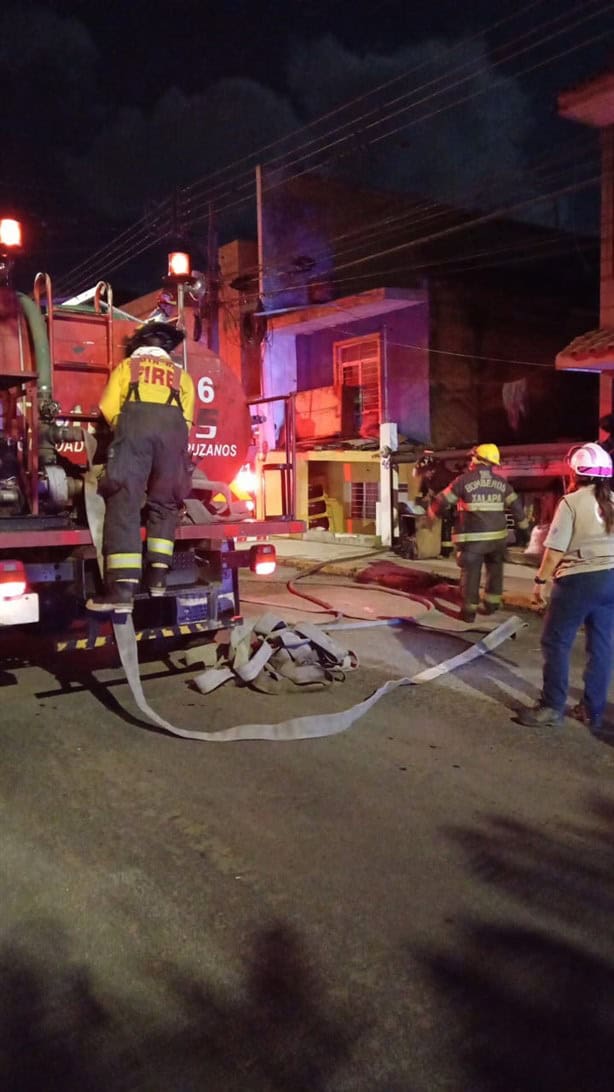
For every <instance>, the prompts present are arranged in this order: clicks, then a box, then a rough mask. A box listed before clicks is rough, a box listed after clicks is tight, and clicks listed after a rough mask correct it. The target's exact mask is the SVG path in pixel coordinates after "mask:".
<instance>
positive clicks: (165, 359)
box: [87, 321, 195, 613]
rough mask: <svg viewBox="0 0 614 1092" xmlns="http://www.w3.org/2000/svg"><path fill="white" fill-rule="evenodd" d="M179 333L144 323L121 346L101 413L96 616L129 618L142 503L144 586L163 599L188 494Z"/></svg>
mask: <svg viewBox="0 0 614 1092" xmlns="http://www.w3.org/2000/svg"><path fill="white" fill-rule="evenodd" d="M183 337H184V334H183V331H181V330H177V329H176V327H175V326H173V325H171V324H169V323H166V322H151V321H150V322H146V323H145V324H144V325H143V326H141V327H139V329H138V330H137V331H136V333H135V334H134V335H133V337H131V338H130V339H129V340H128V341H127V343H126V354H127V356H126V359H125V360H123V361H122V362H121V364H118V366H117V367H116V368H115V369H114V370H113V372H112V373H111V376H110V378H109V381H108V383H107V386H106V387H105V390H104V391H103V394H102V398H101V400H100V409H101V412H102V414H103V416H104V417H105V418H106V420H107V421H108V423H109V424H110V425H111V426H112V427H113V428H115V436H114V439H113V442H112V444H111V447H110V449H109V457H108V463H107V467H106V471H105V475H104V477H103V479H102V482H101V485H100V492H101V493H102V494H103V496H104V497H105V500H106V514H105V522H104V540H103V551H104V558H105V593H104V595H100V596H95V597H93V598H92V599H89V600H88V602H87V607H88V609H89V610H96V611H110V610H114V611H119V612H123V613H129V612H130V611H131V610H132V606H133V596H134V592H135V590H136V588H137V587H138V585H139V584H140V581H141V575H142V573H141V568H142V556H143V552H142V544H141V507H142V505H143V501H144V499H145V497H146V499H147V547H146V555H147V562H148V569H147V574H146V575H147V586H148V589H149V593H150V595H154V596H155V595H164V592H165V589H166V575H167V572H168V569H169V567H170V565H171V562H172V558H173V550H174V540H175V530H176V527H177V522H178V519H179V513H180V511H181V506H182V504H183V501H184V498H185V497H186V496H187V494H188V492H189V474H188V463H187V458H188V430H189V428H190V426H191V424H192V421H193V417H194V401H195V393H194V384H193V382H192V379H191V377H190V376H189V375H188V374H187V372H185V371H183V370H182V369H181V368H179V367H178V366H177V365H176V364H174V363H173V361H172V360H171V357H170V353H171V352H172V350H173V349H174V348H176V346H177V345H179V344H180V343H181V341H182V340H183Z"/></svg>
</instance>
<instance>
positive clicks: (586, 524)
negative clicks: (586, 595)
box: [556, 485, 614, 577]
mask: <svg viewBox="0 0 614 1092" xmlns="http://www.w3.org/2000/svg"><path fill="white" fill-rule="evenodd" d="M613 499H614V497H613ZM561 503H562V504H567V505H568V506H569V507H570V508H571V510H572V513H573V534H572V537H571V542H570V543H569V546H568V547H567V551H566V553H565V555H564V557H563V559H562V561H561V563H560V565H559V567H558V569H557V571H556V576H557V577H559V576H570V575H571V574H572V573H574V572H596V571H598V570H599V569H612V568H614V532H611V533H610V534H607V532H606V529H605V525H604V522H603V519H602V518H601V515H600V513H599V505H598V504H597V501H596V500H595V493H594V490H593V487H592V486H591V485H588V486H581V487H580V489H576V491H575V493H568V494H567V495H566V496H565V497H564V498H563V501H562V502H561Z"/></svg>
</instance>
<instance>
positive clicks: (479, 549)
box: [456, 541, 505, 610]
mask: <svg viewBox="0 0 614 1092" xmlns="http://www.w3.org/2000/svg"><path fill="white" fill-rule="evenodd" d="M504 558H505V541H503V542H502V541H499V542H471V543H467V544H463V545H462V546H460V547H459V548H458V550H457V554H456V560H457V563H458V565H459V567H460V570H461V580H460V585H461V595H462V600H463V607H464V608H465V609H466V610H476V608H477V606H478V604H479V602H480V577H481V575H482V564H484V566H485V568H486V588H485V593H484V598H485V600H486V602H487V603H490V605H491V606H493V607H496V606H498V605H499V603H500V602H501V596H502V593H503V561H504Z"/></svg>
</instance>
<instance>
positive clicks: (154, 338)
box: [126, 319, 185, 356]
mask: <svg viewBox="0 0 614 1092" xmlns="http://www.w3.org/2000/svg"><path fill="white" fill-rule="evenodd" d="M184 337H185V334H184V332H183V330H178V329H177V327H176V326H173V324H172V323H171V322H156V321H155V320H154V321H152V320H151V319H150V320H149V321H148V322H144V323H142V325H141V326H137V328H136V330H135V332H134V333H133V335H132V337H129V338H128V339H127V341H126V353H127V354H128V356H130V355H131V354H132V353H133V352H134V351H135V349H140V348H141V347H142V346H144V345H159V346H160V348H161V349H164V350H165V352H167V353H172V351H173V349H176V348H177V346H178V345H180V344H181V342H182V341H183V339H184Z"/></svg>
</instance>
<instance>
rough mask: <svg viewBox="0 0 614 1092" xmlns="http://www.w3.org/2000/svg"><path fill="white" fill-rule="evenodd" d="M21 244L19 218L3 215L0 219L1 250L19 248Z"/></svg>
mask: <svg viewBox="0 0 614 1092" xmlns="http://www.w3.org/2000/svg"><path fill="white" fill-rule="evenodd" d="M21 245H22V238H21V224H20V223H19V220H11V219H10V218H8V217H3V219H1V220H0V247H1V248H2V249H3V250H19V249H20V248H21Z"/></svg>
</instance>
